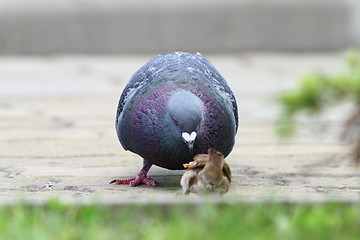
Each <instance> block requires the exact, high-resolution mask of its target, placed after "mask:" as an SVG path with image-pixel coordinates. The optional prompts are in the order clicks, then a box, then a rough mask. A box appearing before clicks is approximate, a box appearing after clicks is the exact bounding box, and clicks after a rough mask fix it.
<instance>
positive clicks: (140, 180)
mask: <svg viewBox="0 0 360 240" xmlns="http://www.w3.org/2000/svg"><path fill="white" fill-rule="evenodd" d="M150 167H151V164H144V166H143V168H142V169H141V171H140V172H139V174H138V175H136V177H133V178H126V179H115V180H112V181H111V182H110V184H112V183H115V184H118V185H119V184H130V186H132V187H136V186H139V185H141V184H145V185H149V186H157V185H159V183H158V182H157V181H155V180H154V179H152V178H149V177H147V176H146V175H147V172H148V171H149V169H150Z"/></svg>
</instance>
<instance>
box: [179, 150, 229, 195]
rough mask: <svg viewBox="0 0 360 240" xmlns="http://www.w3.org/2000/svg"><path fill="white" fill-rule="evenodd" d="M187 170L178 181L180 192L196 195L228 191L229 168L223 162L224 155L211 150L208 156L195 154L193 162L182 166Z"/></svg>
mask: <svg viewBox="0 0 360 240" xmlns="http://www.w3.org/2000/svg"><path fill="white" fill-rule="evenodd" d="M184 167H185V168H188V170H187V171H186V172H185V173H184V175H183V176H182V178H181V180H180V184H181V186H182V192H183V193H184V194H185V195H188V194H189V193H190V192H192V193H197V194H206V193H217V194H224V193H226V192H227V191H228V190H229V186H230V182H231V171H230V166H229V165H228V164H227V163H226V162H225V160H224V155H223V154H222V153H220V152H218V151H216V150H215V149H213V148H209V149H208V154H197V155H196V156H195V157H194V161H192V162H190V163H188V164H184Z"/></svg>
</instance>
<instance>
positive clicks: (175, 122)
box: [173, 118, 179, 126]
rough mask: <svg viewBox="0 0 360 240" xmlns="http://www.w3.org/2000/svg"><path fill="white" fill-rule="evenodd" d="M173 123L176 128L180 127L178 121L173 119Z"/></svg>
mask: <svg viewBox="0 0 360 240" xmlns="http://www.w3.org/2000/svg"><path fill="white" fill-rule="evenodd" d="M173 122H174V124H175V125H176V126H179V123H178V121H176V119H175V118H173Z"/></svg>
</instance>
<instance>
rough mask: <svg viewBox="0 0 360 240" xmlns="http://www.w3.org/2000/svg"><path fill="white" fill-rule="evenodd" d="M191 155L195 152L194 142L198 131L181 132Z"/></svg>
mask: <svg viewBox="0 0 360 240" xmlns="http://www.w3.org/2000/svg"><path fill="white" fill-rule="evenodd" d="M181 136H182V138H183V140H184V142H185V144H186V146H187V148H188V150H189V153H190V155H192V154H193V149H194V142H195V138H196V132H192V133H191V134H189V133H187V132H183V133H182V134H181Z"/></svg>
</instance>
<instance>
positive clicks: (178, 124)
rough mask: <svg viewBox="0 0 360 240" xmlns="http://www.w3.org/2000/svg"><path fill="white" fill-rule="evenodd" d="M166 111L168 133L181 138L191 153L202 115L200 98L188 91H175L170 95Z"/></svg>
mask: <svg viewBox="0 0 360 240" xmlns="http://www.w3.org/2000/svg"><path fill="white" fill-rule="evenodd" d="M167 111H168V114H167V123H168V124H169V125H171V127H170V129H171V131H170V134H172V135H173V137H175V138H180V139H182V141H183V142H184V143H185V144H186V146H187V148H188V150H189V153H190V155H192V153H193V147H194V142H195V139H196V136H197V134H198V130H199V128H200V123H201V121H202V116H203V113H202V106H201V102H200V99H199V98H198V97H197V96H195V95H194V94H192V93H190V92H177V93H175V94H174V95H172V96H171V97H170V99H169V101H168V104H167Z"/></svg>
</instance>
